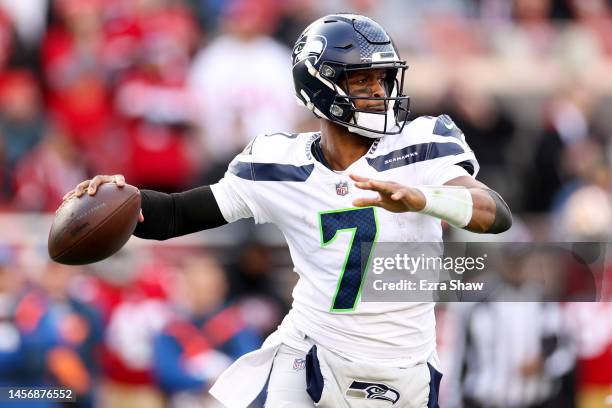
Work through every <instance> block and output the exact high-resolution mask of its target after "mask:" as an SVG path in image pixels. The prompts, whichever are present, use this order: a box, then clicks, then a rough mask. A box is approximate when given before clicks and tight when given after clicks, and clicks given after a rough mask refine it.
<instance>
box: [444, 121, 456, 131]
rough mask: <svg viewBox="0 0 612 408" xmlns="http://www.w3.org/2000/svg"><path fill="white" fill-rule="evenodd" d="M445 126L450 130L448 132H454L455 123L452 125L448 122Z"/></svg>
mask: <svg viewBox="0 0 612 408" xmlns="http://www.w3.org/2000/svg"><path fill="white" fill-rule="evenodd" d="M444 126H445V127H446V128H447V129H448V130H453V128H454V127H455V124H454V123H451V124H450V125H449V124H448V123H446V122H444Z"/></svg>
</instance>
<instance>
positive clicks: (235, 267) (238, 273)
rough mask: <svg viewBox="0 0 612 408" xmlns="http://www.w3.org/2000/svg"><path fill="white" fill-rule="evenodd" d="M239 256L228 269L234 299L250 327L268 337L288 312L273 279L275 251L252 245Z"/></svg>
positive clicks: (246, 246) (255, 244) (257, 244)
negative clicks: (273, 252)
mask: <svg viewBox="0 0 612 408" xmlns="http://www.w3.org/2000/svg"><path fill="white" fill-rule="evenodd" d="M238 253H239V255H238V256H237V257H236V261H235V262H234V263H233V264H232V265H231V266H230V268H229V278H230V279H229V282H230V295H231V298H232V300H234V301H235V302H236V303H237V304H238V305H239V306H240V308H241V309H242V313H243V315H244V316H245V321H246V323H247V325H249V327H251V328H252V329H253V330H255V331H257V332H258V333H259V334H260V335H261V336H262V337H267V336H268V335H269V334H271V333H272V332H273V331H274V330H276V327H277V326H278V325H279V324H280V322H281V320H282V318H283V316H285V314H286V313H287V311H288V310H289V307H288V305H287V303H286V301H285V299H284V298H283V296H282V294H281V291H280V288H279V283H278V282H276V281H275V280H274V279H273V276H272V272H273V265H272V261H273V254H272V251H271V249H270V248H269V247H267V246H265V245H263V244H260V243H257V242H250V243H247V244H246V245H244V246H243V247H242V249H241V250H240V251H239V252H238Z"/></svg>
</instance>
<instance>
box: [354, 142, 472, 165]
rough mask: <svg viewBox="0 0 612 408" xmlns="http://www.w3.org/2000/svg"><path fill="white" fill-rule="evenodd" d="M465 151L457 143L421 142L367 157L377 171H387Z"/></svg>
mask: <svg viewBox="0 0 612 408" xmlns="http://www.w3.org/2000/svg"><path fill="white" fill-rule="evenodd" d="M461 153H465V150H464V149H463V148H462V147H461V146H459V145H458V144H456V143H421V144H417V145H412V146H407V147H404V148H403V149H398V150H394V151H392V152H390V153H387V154H385V155H382V156H378V157H374V158H366V160H367V161H368V164H369V165H370V166H372V167H374V168H375V169H376V170H377V171H385V170H390V169H394V168H397V167H402V166H406V165H408V164H413V163H417V162H420V161H425V160H431V159H436V158H438V157H444V156H454V155H457V154H461Z"/></svg>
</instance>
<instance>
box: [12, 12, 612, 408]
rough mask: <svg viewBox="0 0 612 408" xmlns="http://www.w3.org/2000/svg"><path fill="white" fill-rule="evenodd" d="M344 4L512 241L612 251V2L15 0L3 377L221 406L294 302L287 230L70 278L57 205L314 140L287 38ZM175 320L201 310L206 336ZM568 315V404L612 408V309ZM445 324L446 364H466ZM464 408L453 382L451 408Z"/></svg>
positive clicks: (245, 235)
mask: <svg viewBox="0 0 612 408" xmlns="http://www.w3.org/2000/svg"><path fill="white" fill-rule="evenodd" d="M339 10H343V11H352V12H358V13H362V14H365V15H368V16H371V17H372V18H374V19H376V20H377V21H379V22H380V23H381V24H382V25H383V26H384V27H386V28H387V29H388V30H389V32H390V34H391V35H392V37H393V38H394V40H395V42H396V45H397V46H398V48H399V49H400V51H401V55H402V56H403V57H404V58H405V59H406V60H407V61H408V64H409V65H410V69H409V71H408V73H407V77H406V86H405V87H406V91H407V93H408V94H409V95H410V96H411V97H412V105H411V110H412V115H413V117H416V116H418V115H421V114H432V115H438V114H441V113H448V114H450V115H451V117H452V118H453V119H454V120H455V122H456V123H457V124H458V126H459V127H460V128H461V129H463V131H464V132H465V134H466V138H467V141H468V143H469V144H470V146H471V147H472V149H474V151H475V152H476V155H477V157H478V159H479V161H480V163H481V166H482V169H481V172H480V176H479V178H480V179H481V180H482V181H484V182H485V183H487V184H488V185H490V186H492V187H493V188H495V189H496V190H497V191H499V192H500V193H501V194H502V196H503V197H504V198H505V199H506V200H507V202H508V203H509V205H510V207H511V208H512V209H513V212H514V214H515V225H514V227H513V229H512V230H511V231H510V232H508V233H506V234H504V235H503V236H502V237H501V238H500V237H494V238H493V239H498V240H499V239H501V240H505V241H522V242H531V241H534V242H537V241H576V240H577V241H580V240H597V241H604V242H606V241H609V238H610V234H611V231H612V227H611V226H612V204H611V199H610V195H611V191H612V190H611V185H612V184H611V181H612V180H611V173H612V172H611V167H610V159H612V143H611V137H610V133H609V129H610V128H611V126H612V75H611V73H612V9H611V6H610V3H609V2H607V1H606V0H584V1H583V0H514V1H511V0H508V1H505V0H429V1H401V0H388V1H373V0H372V1H370V0H354V1H350V0H333V1H326V2H322V1H321V2H319V1H314V0H288V1H281V0H231V1H222V0H20V1H11V0H2V1H0V163H1V164H2V165H1V166H0V386H15V385H20V386H40V385H42V384H50V385H59V386H64V387H70V388H73V389H75V390H77V392H78V395H79V403H78V405H79V406H100V407H156V406H164V405H167V404H173V406H183V407H188V406H197V405H193V404H197V403H196V402H194V401H198V400H199V401H200V404H204V406H213V405H211V404H212V402H210V401H208V402H207V401H204V400H203V399H202V398H199V397H200V396H203V395H205V391H206V387H207V383H210V380H211V379H212V378H214V377H215V375H217V373H218V372H219V370H220V369H222V368H223V367H224V366H226V365H227V363H228V362H229V361H230V360H231V359H234V358H236V357H237V356H239V355H240V354H242V353H244V352H246V351H248V350H250V349H253V348H255V347H257V346H258V345H259V344H260V342H261V339H262V338H264V337H265V335H266V334H268V333H270V332H271V331H272V330H274V328H275V327H276V325H277V324H278V323H279V321H280V319H281V318H282V316H283V314H284V313H285V312H286V310H287V308H288V306H289V302H290V294H291V288H292V285H293V283H294V282H295V279H296V275H295V274H293V273H292V272H291V261H290V258H289V256H288V253H287V251H286V248H285V246H284V242H283V239H282V237H281V236H280V234H279V233H278V231H277V230H275V229H274V228H273V227H269V226H260V227H258V228H253V226H252V223H251V222H248V221H245V222H241V223H237V224H235V225H231V226H226V227H223V228H221V229H218V230H215V231H210V232H205V233H199V234H194V235H192V236H188V237H183V238H180V239H175V240H172V241H170V242H165V243H157V242H146V241H143V240H138V239H136V238H133V239H132V240H131V241H130V243H129V244H128V246H127V247H126V248H125V249H124V250H123V251H122V252H121V253H120V254H118V255H117V256H115V257H113V258H112V259H110V260H108V261H105V262H102V263H99V264H97V265H93V266H91V267H83V268H76V267H70V268H68V267H63V266H60V265H54V264H52V263H49V262H48V259H47V254H46V237H47V232H48V229H49V225H50V222H51V220H52V217H53V211H54V210H55V209H56V208H57V206H58V205H59V203H60V202H61V198H62V196H63V194H64V193H65V192H67V191H69V190H70V189H72V188H73V187H74V186H75V185H76V184H77V183H78V182H79V181H81V180H84V179H87V178H89V177H90V176H92V175H95V174H114V173H121V174H124V175H125V176H126V179H127V181H128V182H129V183H131V184H134V185H137V186H139V187H141V188H153V189H160V190H163V191H180V190H183V189H186V188H189V187H192V186H197V185H200V184H202V183H211V182H215V181H216V180H217V179H218V178H219V177H220V176H221V175H222V174H223V172H224V170H225V166H226V165H227V163H228V162H229V160H230V158H231V157H232V156H233V155H234V154H235V153H236V152H237V151H239V150H241V148H242V147H243V146H244V145H245V144H246V143H247V142H248V141H249V140H250V139H251V138H252V137H253V136H254V135H255V134H257V133H259V132H275V131H295V130H303V131H306V130H313V129H316V127H317V122H316V121H315V120H314V119H313V118H312V117H310V116H309V113H308V112H306V111H305V110H304V109H303V108H300V107H298V106H297V105H296V103H295V101H294V97H293V94H292V92H293V90H292V82H291V77H290V58H289V55H290V47H291V46H292V45H293V42H294V40H295V39H296V37H297V34H298V33H299V32H300V31H301V30H302V29H303V28H304V27H305V26H306V25H307V24H308V23H309V22H311V21H312V20H314V19H315V18H317V17H318V16H321V15H324V14H327V13H329V12H336V11H339ZM447 235H448V237H447V238H448V239H451V240H470V239H471V238H473V237H472V236H467V235H465V234H457V233H456V232H453V231H447ZM606 262H607V263H606V270H607V272H609V271H610V266H611V265H612V258H610V256H609V255H607V260H606ZM203 271H204V273H203ZM601 294H602V296H603V297H604V298H605V299H607V300H610V294H611V292H610V291H609V288H608V289H607V290H606V288H605V287H604V288H603V290H602V291H601ZM177 310H179V311H183V312H184V311H186V310H191V311H199V312H198V313H196V314H198V316H199V317H198V318H197V324H199V325H200V327H201V326H202V325H204V327H205V328H204V329H202V330H198V329H195V331H194V326H191V325H189V324H187V323H186V322H185V321H182V320H181V319H179V318H177V317H176V313H177V312H176V311H177ZM561 310H562V311H563V312H564V316H565V317H566V320H567V322H568V324H567V326H564V327H565V328H564V330H566V333H567V335H568V338H569V339H570V340H571V342H572V344H573V346H574V349H575V354H574V359H573V361H572V365H573V369H572V371H571V373H572V375H571V376H570V379H571V381H566V382H564V383H563V387H562V389H561V393H562V394H564V395H566V396H569V397H568V398H570V399H571V395H574V396H575V398H576V400H577V401H578V404H579V406H581V407H599V406H602V407H603V406H606V405H608V406H609V405H610V404H612V396H611V394H612V374H611V373H612V370H611V369H610V364H612V320H611V319H612V307H611V306H609V304H608V303H605V302H600V303H581V304H571V303H568V304H563V305H561ZM447 311H448V308H447V307H446V305H439V307H438V314H439V322H438V327H439V332H440V338H439V340H440V344H441V355H442V360H443V364H444V365H448V364H450V361H451V360H453V359H455V358H457V353H460V352H458V351H454V343H453V342H452V341H450V340H449V339H450V338H452V333H451V334H448V330H446V329H447V327H448V325H447V324H446V323H447V321H448V319H445V317H448V313H447ZM194 313H195V312H194ZM517 313H518V312H517ZM532 317H533V316H529V317H527V316H523V318H532ZM528 334H529V333H527V332H526V333H524V335H525V336H527V335H528ZM452 375H453V374H452V372H451V371H448V372H447V374H446V376H445V379H444V380H443V384H444V383H445V382H447V383H449V384H450V383H452V382H453V378H452ZM207 379H208V381H207ZM247 380H248V379H245V381H247ZM237 392H239V390H238V391H237ZM457 397H458V395H457V389H453V388H452V387H444V385H443V394H442V400H441V403H442V406H451V401H455V400H457ZM445 402H447V404H445ZM3 404H6V403H0V406H2V405H3ZM30 406H33V405H30ZM40 406H53V404H51V403H49V404H41V405H40Z"/></svg>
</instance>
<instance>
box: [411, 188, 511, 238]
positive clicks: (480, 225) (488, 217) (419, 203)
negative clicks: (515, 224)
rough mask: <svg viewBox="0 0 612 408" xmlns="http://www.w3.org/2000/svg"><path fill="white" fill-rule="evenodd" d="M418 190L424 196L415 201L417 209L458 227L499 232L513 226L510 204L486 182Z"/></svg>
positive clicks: (490, 232) (474, 230)
mask: <svg viewBox="0 0 612 408" xmlns="http://www.w3.org/2000/svg"><path fill="white" fill-rule="evenodd" d="M474 183H477V182H475V181H474ZM478 184H481V183H478ZM416 190H418V191H420V192H421V194H420V195H419V196H420V197H415V198H413V199H412V200H411V201H413V203H414V204H413V205H414V208H415V210H416V211H418V212H421V213H423V214H427V215H431V216H432V217H436V218H440V219H442V220H445V221H447V222H448V223H450V224H452V225H454V226H455V227H457V228H463V229H466V230H468V231H471V232H477V233H488V234H498V233H501V232H504V231H506V230H508V229H509V228H510V226H511V225H512V214H511V213H510V209H509V208H508V205H507V204H506V203H505V202H504V200H503V199H502V198H501V196H500V195H499V194H498V193H496V192H495V191H493V190H491V189H489V188H488V187H486V186H485V185H484V184H482V186H480V185H476V186H473V185H472V186H466V185H461V184H449V185H445V186H439V187H436V186H417V187H416Z"/></svg>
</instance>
